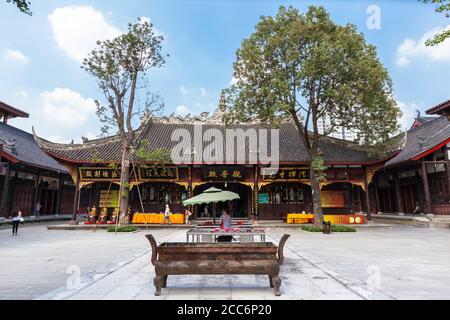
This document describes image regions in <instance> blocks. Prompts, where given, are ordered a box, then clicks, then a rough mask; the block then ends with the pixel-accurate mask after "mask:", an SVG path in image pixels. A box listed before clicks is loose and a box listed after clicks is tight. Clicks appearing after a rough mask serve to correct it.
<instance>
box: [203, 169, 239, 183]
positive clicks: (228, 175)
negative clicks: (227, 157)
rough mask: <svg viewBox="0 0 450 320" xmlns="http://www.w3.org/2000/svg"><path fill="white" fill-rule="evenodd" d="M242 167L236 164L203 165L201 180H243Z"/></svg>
mask: <svg viewBox="0 0 450 320" xmlns="http://www.w3.org/2000/svg"><path fill="white" fill-rule="evenodd" d="M244 178H245V176H244V168H243V167H236V166H204V167H203V172H202V181H244Z"/></svg>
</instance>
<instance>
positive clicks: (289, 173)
mask: <svg viewBox="0 0 450 320" xmlns="http://www.w3.org/2000/svg"><path fill="white" fill-rule="evenodd" d="M262 178H263V180H264V181H289V180H306V179H309V169H308V168H280V169H279V170H278V172H276V173H274V174H265V172H264V171H262Z"/></svg>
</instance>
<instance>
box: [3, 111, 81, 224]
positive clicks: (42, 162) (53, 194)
mask: <svg viewBox="0 0 450 320" xmlns="http://www.w3.org/2000/svg"><path fill="white" fill-rule="evenodd" d="M0 117H2V118H3V121H1V122H0V217H3V218H8V217H10V216H11V215H12V213H13V212H14V211H19V210H20V211H21V212H22V214H23V215H24V216H30V215H34V213H35V206H36V203H37V202H39V203H40V205H41V209H40V214H41V215H50V214H61V213H66V214H70V213H72V211H73V198H74V193H75V186H74V183H73V181H72V179H71V177H70V175H69V174H68V171H67V169H66V168H65V167H64V166H63V165H61V164H59V163H58V162H57V161H56V160H54V159H53V158H51V157H50V156H49V155H48V154H47V153H45V152H44V151H43V150H42V149H41V148H40V147H39V145H38V144H37V143H36V141H35V139H34V137H33V135H32V134H30V133H28V132H25V131H23V130H20V129H18V128H15V127H13V126H11V125H9V124H8V123H7V122H8V119H11V118H17V117H22V118H28V117H29V115H28V114H27V113H25V112H23V111H21V110H18V109H16V108H13V107H11V106H9V105H7V104H6V103H3V102H0Z"/></svg>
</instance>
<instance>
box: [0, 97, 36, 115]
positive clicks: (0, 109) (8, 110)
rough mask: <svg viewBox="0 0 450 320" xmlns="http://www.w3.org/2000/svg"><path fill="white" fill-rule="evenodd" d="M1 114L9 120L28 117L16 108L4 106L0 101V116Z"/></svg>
mask: <svg viewBox="0 0 450 320" xmlns="http://www.w3.org/2000/svg"><path fill="white" fill-rule="evenodd" d="M3 113H6V114H7V115H8V117H9V118H15V117H22V118H28V117H29V116H30V115H29V114H28V113H26V112H25V111H22V110H19V109H17V108H14V107H12V106H10V105H9V104H6V103H4V102H2V101H0V114H3Z"/></svg>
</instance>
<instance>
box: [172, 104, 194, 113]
mask: <svg viewBox="0 0 450 320" xmlns="http://www.w3.org/2000/svg"><path fill="white" fill-rule="evenodd" d="M175 113H176V114H178V115H181V116H185V115H187V114H189V113H191V110H189V109H188V108H187V107H186V106H185V105H182V104H181V105H179V106H178V107H177V108H176V109H175Z"/></svg>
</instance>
